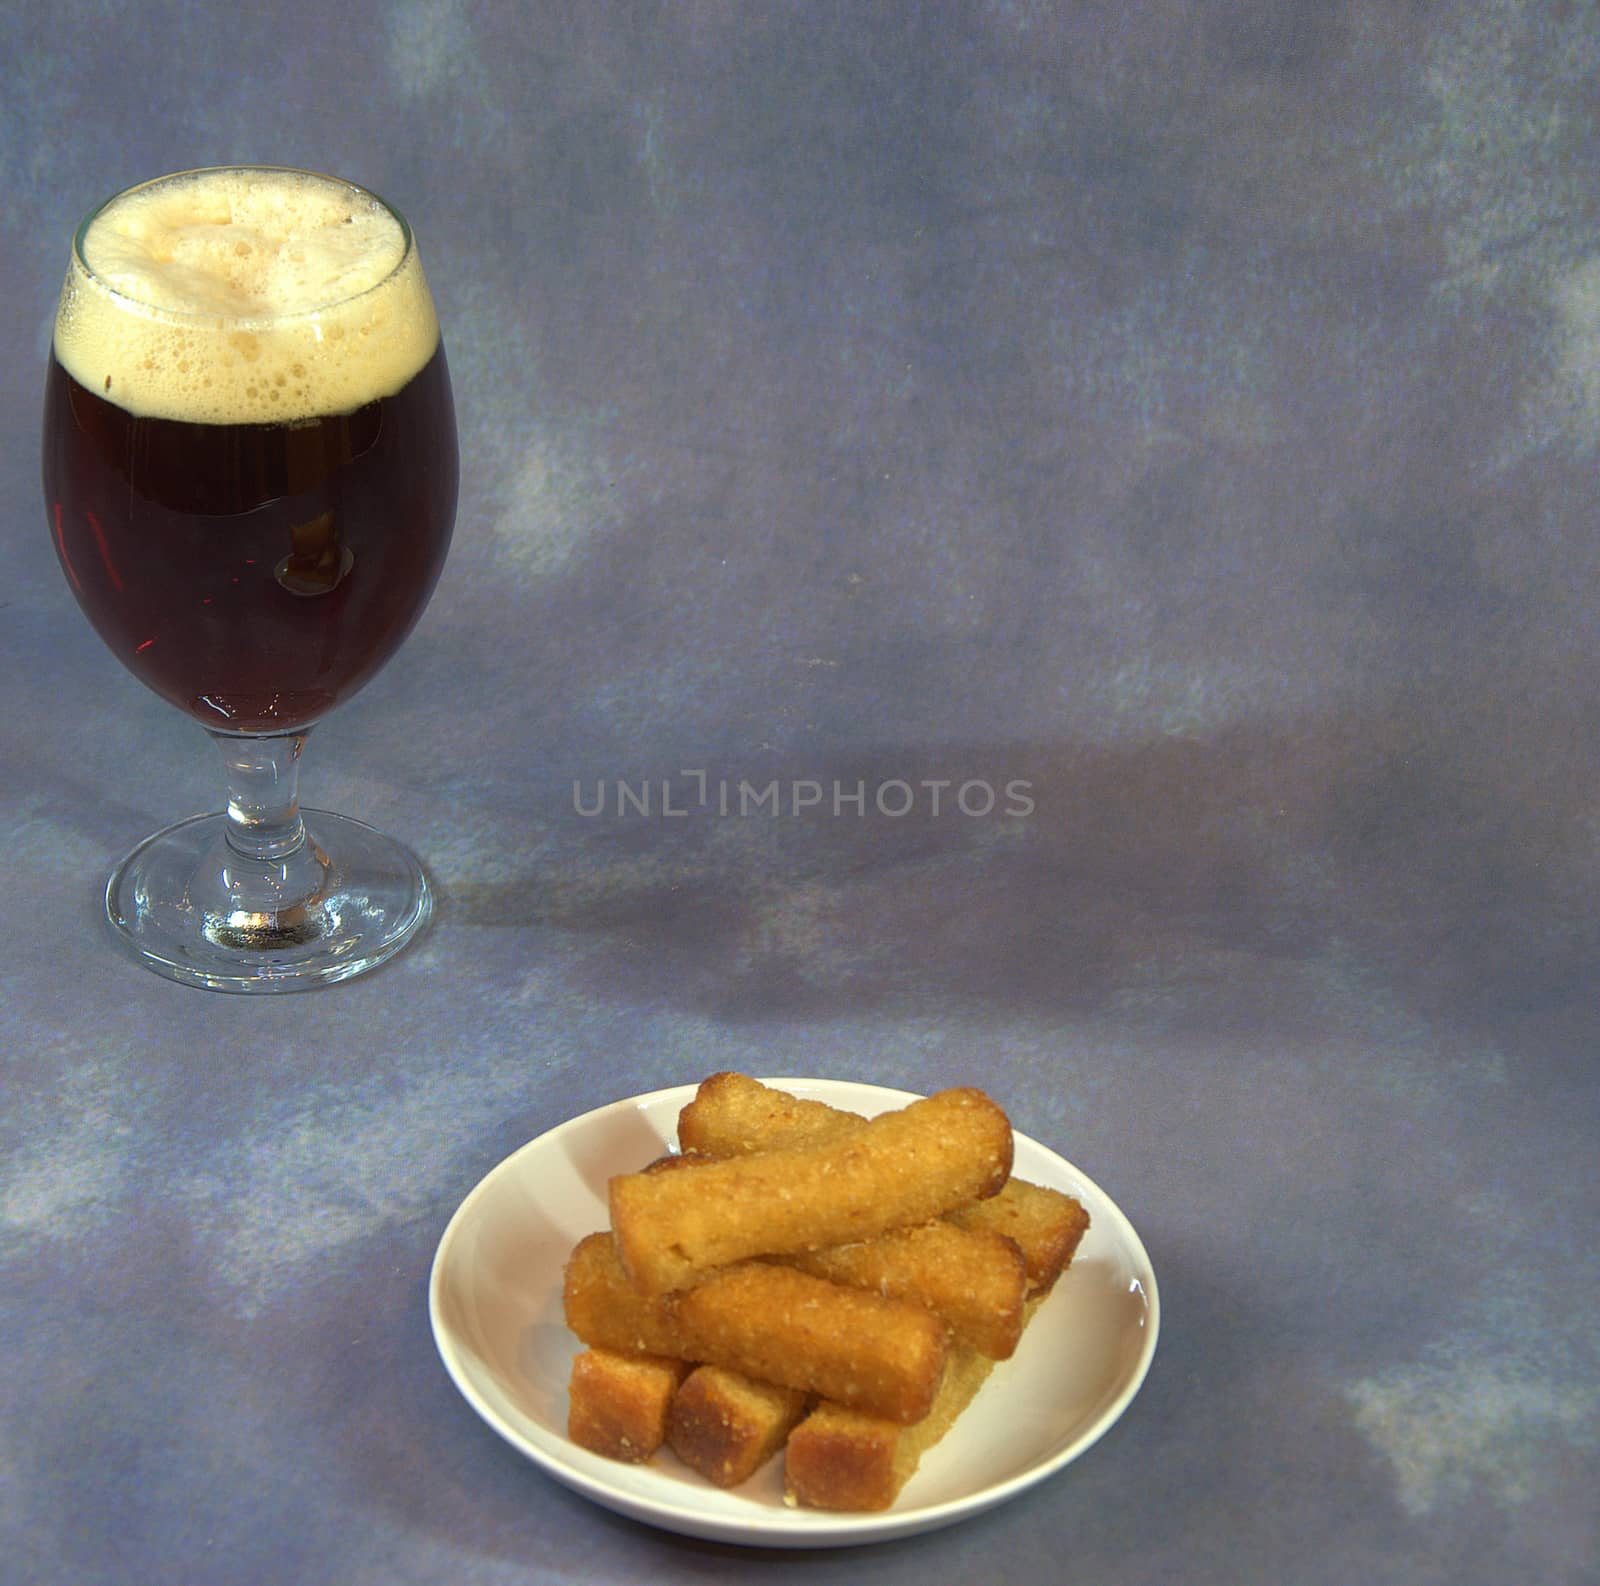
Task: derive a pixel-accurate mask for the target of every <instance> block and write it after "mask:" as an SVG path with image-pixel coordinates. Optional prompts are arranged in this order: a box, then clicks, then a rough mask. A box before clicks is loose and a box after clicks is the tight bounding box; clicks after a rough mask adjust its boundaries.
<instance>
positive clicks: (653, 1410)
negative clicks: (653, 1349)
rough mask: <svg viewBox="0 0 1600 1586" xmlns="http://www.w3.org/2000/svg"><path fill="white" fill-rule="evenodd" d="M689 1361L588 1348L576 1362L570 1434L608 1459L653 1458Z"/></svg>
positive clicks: (570, 1387)
mask: <svg viewBox="0 0 1600 1586" xmlns="http://www.w3.org/2000/svg"><path fill="white" fill-rule="evenodd" d="M688 1372H689V1362H688V1361H685V1360H668V1359H666V1358H664V1357H663V1356H661V1355H632V1354H629V1355H624V1354H619V1353H617V1352H616V1351H615V1350H610V1349H586V1350H584V1351H583V1352H582V1353H581V1354H579V1355H578V1356H576V1358H574V1360H573V1362H572V1377H571V1381H570V1382H569V1384H568V1388H567V1436H568V1437H570V1438H571V1439H572V1441H573V1442H574V1443H576V1444H577V1445H578V1446H579V1447H580V1448H587V1449H590V1450H592V1451H593V1452H594V1453H596V1454H604V1455H605V1456H606V1457H607V1458H609V1459H623V1460H629V1461H633V1462H637V1461H639V1460H645V1459H649V1457H650V1456H651V1455H652V1454H653V1453H655V1451H656V1450H657V1449H658V1448H660V1447H661V1445H662V1443H663V1442H665V1441H666V1436H667V1414H668V1411H669V1410H670V1409H671V1406H672V1402H673V1396H674V1395H675V1394H676V1392H677V1391H678V1385H679V1383H681V1382H682V1381H683V1379H684V1378H685V1376H687V1375H688Z"/></svg>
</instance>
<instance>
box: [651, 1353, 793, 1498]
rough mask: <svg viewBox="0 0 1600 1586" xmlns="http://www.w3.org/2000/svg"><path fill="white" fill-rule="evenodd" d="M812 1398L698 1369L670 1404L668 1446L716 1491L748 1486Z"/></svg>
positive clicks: (715, 1370)
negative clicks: (712, 1484) (712, 1483)
mask: <svg viewBox="0 0 1600 1586" xmlns="http://www.w3.org/2000/svg"><path fill="white" fill-rule="evenodd" d="M809 1402H810V1395H809V1394H807V1393H805V1392H803V1391H802V1390H800V1389H799V1388H781V1387H778V1386H776V1385H775V1384H773V1383H770V1382H759V1381H757V1380H756V1379H755V1378H754V1377H747V1376H745V1375H744V1373H743V1372H739V1371H729V1370H727V1369H726V1368H725V1367H723V1366H696V1367H695V1369H694V1371H693V1372H691V1373H690V1375H689V1377H688V1380H687V1381H685V1382H684V1384H683V1386H682V1387H681V1388H680V1389H679V1390H678V1392H677V1394H676V1395H675V1396H674V1398H673V1400H672V1408H671V1410H670V1412H669V1413H668V1416H667V1446H668V1447H669V1448H671V1450H672V1451H673V1453H674V1454H676V1455H677V1456H678V1458H679V1459H681V1460H682V1461H683V1462H684V1464H686V1465H687V1466H688V1467H689V1468H690V1469H691V1470H697V1471H699V1472H700V1474H701V1475H702V1476H704V1477H705V1478H706V1479H707V1480H708V1481H711V1482H714V1483H715V1484H716V1485H717V1486H719V1487H736V1486H738V1485H739V1483H740V1482H742V1481H748V1480H749V1479H750V1477H751V1476H753V1475H754V1474H755V1473H756V1471H758V1470H759V1469H760V1468H761V1467H762V1466H763V1465H764V1464H766V1462H767V1461H768V1460H769V1459H771V1458H772V1456H773V1455H774V1454H776V1453H777V1452H778V1450H779V1449H780V1448H782V1447H783V1443H784V1439H785V1438H786V1437H788V1435H789V1432H790V1430H791V1429H792V1428H793V1427H794V1425H795V1423H796V1422H797V1421H798V1420H799V1419H800V1417H801V1416H802V1415H804V1414H805V1412H806V1408H807V1405H808V1404H809Z"/></svg>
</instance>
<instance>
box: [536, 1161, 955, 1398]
mask: <svg viewBox="0 0 1600 1586" xmlns="http://www.w3.org/2000/svg"><path fill="white" fill-rule="evenodd" d="M689 1176H691V1175H688V1174H682V1175H680V1174H670V1173H669V1174H665V1175H662V1177H663V1179H673V1178H679V1177H689ZM564 1303H565V1308H566V1321H567V1326H568V1327H569V1328H570V1329H571V1330H572V1331H573V1332H574V1333H575V1334H577V1336H578V1338H579V1339H580V1340H581V1341H582V1342H583V1343H585V1344H588V1345H590V1346H591V1347H599V1348H604V1349H614V1350H620V1351H625V1352H626V1351H633V1352H636V1353H645V1354H659V1355H668V1356H671V1357H673V1358H675V1359H682V1360H694V1361H701V1362H706V1363H709V1364H712V1365H719V1366H726V1367H728V1368H730V1369H731V1370H734V1371H742V1372H744V1373H745V1374H746V1375H748V1376H752V1377H759V1378H761V1379H762V1380H764V1381H767V1382H773V1383H777V1384H779V1385H780V1386H783V1387H790V1388H801V1389H804V1390H805V1391H807V1392H811V1393H817V1394H820V1395H822V1396H824V1397H826V1398H830V1399H836V1400H839V1401H840V1402H842V1403H844V1404H847V1405H850V1406H851V1407H853V1408H857V1409H867V1410H870V1411H871V1413H872V1414H874V1415H881V1416H884V1417H886V1418H887V1419H889V1420H894V1421H901V1422H910V1421H915V1420H918V1419H920V1418H921V1417H922V1416H924V1415H926V1414H927V1411H928V1407H929V1405H931V1404H932V1402H933V1397H934V1393H935V1391H936V1390H937V1388H938V1385H939V1378H940V1374H941V1373H942V1371H943V1369H944V1361H945V1354H946V1350H947V1342H946V1334H945V1329H944V1327H943V1324H942V1323H940V1321H939V1320H938V1318H937V1317H935V1316H934V1315H933V1314H932V1313H931V1312H929V1311H925V1310H923V1309H922V1308H921V1307H920V1306H916V1305H908V1304H906V1303H904V1302H903V1301H900V1300H891V1299H885V1298H884V1297H882V1296H881V1295H877V1294H868V1293H866V1292H864V1291H862V1290H859V1289H847V1288H843V1287H841V1286H840V1285H839V1284H836V1283H830V1282H828V1281H827V1280H826V1279H823V1278H816V1277H812V1276H811V1275H810V1274H809V1273H804V1272H796V1271H795V1270H793V1269H792V1268H789V1267H782V1266H775V1265H772V1264H769V1263H767V1262H763V1261H747V1262H742V1263H740V1264H738V1265H735V1266H730V1267H727V1268H725V1269H723V1270H721V1271H719V1272H715V1273H713V1274H711V1275H710V1276H709V1277H707V1278H706V1279H705V1280H704V1281H703V1282H702V1283H700V1284H699V1285H697V1286H696V1287H695V1288H692V1289H688V1290H685V1291H684V1292H682V1293H679V1294H673V1295H670V1296H666V1297H658V1298H649V1297H646V1296H645V1295H642V1294H640V1293H639V1291H638V1289H637V1288H636V1287H635V1286H634V1285H633V1284H632V1283H631V1282H630V1281H629V1279H628V1275H627V1273H626V1271H625V1270H624V1269H623V1266H622V1263H621V1260H620V1259H619V1257H618V1254H617V1251H616V1247H615V1244H614V1241H613V1238H612V1236H611V1235H610V1234H605V1233H600V1234H591V1235H590V1236H589V1237H588V1238H586V1239H584V1240H582V1241H581V1242H580V1243H579V1245H578V1247H577V1249H576V1250H574V1251H573V1253H572V1256H571V1258H570V1259H569V1261H568V1262H567V1270H566V1280H565V1287H564Z"/></svg>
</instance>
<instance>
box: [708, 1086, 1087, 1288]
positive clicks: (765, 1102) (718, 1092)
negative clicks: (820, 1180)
mask: <svg viewBox="0 0 1600 1586" xmlns="http://www.w3.org/2000/svg"><path fill="white" fill-rule="evenodd" d="M865 1122H866V1120H865V1119H864V1118H861V1117H859V1116H857V1115H856V1114H855V1113H853V1112H845V1111H843V1110H841V1109H839V1108H836V1107H830V1106H829V1105H828V1104H827V1103H826V1102H821V1101H812V1100H809V1099H806V1098H803V1097H798V1096H791V1095H789V1094H788V1093H787V1092H785V1091H782V1090H778V1089H777V1088H776V1087H774V1086H771V1085H764V1084H762V1082H761V1081H760V1080H758V1079H752V1078H751V1077H750V1076H749V1075H746V1074H733V1073H721V1074H713V1075H711V1077H710V1078H709V1079H706V1080H704V1081H702V1083H701V1085H700V1087H699V1089H698V1090H697V1092H696V1094H695V1098H694V1100H693V1101H691V1102H690V1103H689V1104H688V1105H687V1106H686V1107H685V1108H684V1109H683V1110H682V1112H681V1113H680V1114H679V1115H678V1135H679V1138H680V1140H681V1141H682V1142H683V1146H684V1149H685V1150H690V1149H693V1150H694V1151H696V1152H697V1153H700V1154H701V1155H702V1157H738V1156H750V1155H753V1154H755V1153H758V1152H762V1151H770V1150H774V1149H778V1148H780V1147H790V1146H796V1145H804V1144H810V1143H815V1142H818V1141H825V1140H839V1139H842V1138H844V1137H846V1136H848V1135H850V1134H852V1133H853V1132H854V1131H856V1130H857V1129H860V1128H861V1127H862V1126H863V1125H864V1124H865ZM945 1216H946V1218H947V1220H948V1221H950V1222H953V1223H956V1224H957V1225H959V1226H960V1227H963V1228H969V1229H982V1230H986V1231H989V1232H993V1233H999V1234H1004V1235H1005V1236H1006V1237H1008V1238H1010V1239H1013V1240H1015V1241H1016V1243H1017V1245H1018V1246H1019V1247H1020V1249H1021V1250H1022V1254H1023V1259H1024V1260H1025V1261H1026V1262H1027V1266H1028V1289H1029V1292H1030V1293H1032V1294H1043V1293H1046V1292H1048V1290H1049V1288H1050V1286H1051V1285H1052V1284H1053V1283H1054V1282H1055V1281H1056V1279H1057V1278H1058V1277H1059V1276H1060V1275H1061V1273H1062V1272H1064V1271H1065V1270H1066V1268H1067V1267H1068V1266H1069V1265H1070V1264H1071V1261H1072V1257H1073V1253H1074V1252H1075V1251H1076V1250H1077V1248H1078V1243H1079V1241H1080V1240H1081V1239H1082V1238H1083V1235H1084V1232H1085V1231H1086V1230H1087V1228H1088V1226H1089V1214H1088V1213H1087V1212H1086V1211H1085V1210H1084V1208H1083V1207H1082V1206H1081V1205H1079V1203H1078V1202H1077V1201H1076V1200H1074V1199H1073V1198H1072V1197H1071V1196H1070V1195H1064V1194H1062V1192H1061V1191H1059V1190H1053V1189H1047V1188H1046V1187H1044V1186H1043V1185H1039V1184H1028V1183H1024V1182H1023V1181H1021V1180H1019V1179H1011V1180H1009V1181H1008V1182H1007V1183H1006V1184H1005V1185H1004V1187H1003V1188H1002V1189H1001V1190H1000V1191H999V1192H998V1194H996V1195H994V1196H992V1197H988V1198H986V1199H983V1200H977V1201H974V1202H973V1203H972V1204H971V1205H970V1206H964V1207H960V1208H957V1209H955V1210H953V1211H950V1212H947V1213H945Z"/></svg>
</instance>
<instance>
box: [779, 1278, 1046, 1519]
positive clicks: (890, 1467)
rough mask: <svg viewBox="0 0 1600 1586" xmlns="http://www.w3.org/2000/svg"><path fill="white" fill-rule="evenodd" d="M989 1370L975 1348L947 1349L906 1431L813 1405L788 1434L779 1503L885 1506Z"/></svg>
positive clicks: (1032, 1306)
mask: <svg viewBox="0 0 1600 1586" xmlns="http://www.w3.org/2000/svg"><path fill="white" fill-rule="evenodd" d="M1038 1308H1039V1301H1037V1300H1033V1301H1031V1302H1030V1303H1029V1305H1028V1307H1027V1311H1026V1313H1025V1315H1024V1317H1023V1326H1024V1327H1026V1326H1027V1324H1028V1322H1029V1321H1031V1320H1032V1319H1033V1316H1034V1313H1035V1312H1036V1311H1037V1310H1038ZM993 1369H994V1362H993V1361H992V1360H990V1359H988V1358H987V1357H986V1356H984V1355H980V1354H979V1353H978V1352H977V1351H976V1350H975V1349H967V1348H964V1347H962V1346H959V1345H958V1346H957V1347H956V1348H954V1349H952V1350H951V1352H950V1359H949V1362H948V1364H947V1365H946V1367H945V1374H944V1380H943V1381H942V1382H941V1383H940V1384H939V1392H938V1394H937V1395H936V1396H935V1398H934V1401H933V1405H932V1407H931V1408H930V1409H929V1411H928V1414H927V1415H926V1416H924V1417H923V1419H922V1420H920V1421H917V1422H915V1423H913V1424H912V1425H910V1426H900V1425H896V1424H895V1423H894V1422H893V1421H886V1420H884V1419H882V1417H880V1416H875V1415H865V1414H863V1413H862V1412H861V1411H859V1410H852V1409H848V1408H846V1407H845V1406H843V1405H839V1404H829V1403H826V1402H825V1403H822V1404H819V1405H817V1406H816V1408H815V1409H813V1410H812V1411H811V1413H810V1414H809V1415H808V1416H806V1418H805V1419H804V1420H803V1421H801V1423H800V1424H799V1425H798V1426H797V1427H795V1429H794V1431H793V1432H791V1433H790V1434H789V1442H788V1446H787V1448H786V1449H785V1452H784V1456H783V1481H784V1499H785V1501H786V1502H788V1503H793V1504H803V1505H805V1506H806V1507H808V1508H813V1509H840V1510H877V1509H887V1508H888V1507H889V1505H890V1504H892V1503H893V1502H894V1500H895V1499H896V1498H898V1497H899V1496H900V1491H901V1489H902V1488H903V1487H904V1486H905V1484H906V1483H907V1482H908V1481H909V1480H910V1479H911V1477H912V1476H913V1475H915V1474H916V1471H917V1467H918V1465H919V1464H921V1462H922V1456H923V1455H924V1454H926V1453H927V1451H928V1450H929V1449H930V1448H932V1447H933V1446H934V1444H936V1443H937V1442H939V1440H940V1439H941V1438H943V1437H944V1435H945V1433H946V1432H948V1431H949V1430H950V1428H951V1427H952V1426H953V1425H955V1422H956V1420H957V1418H958V1417H959V1416H960V1415H961V1413H962V1411H963V1410H965V1409H966V1408H967V1406H968V1405H969V1404H971V1403H972V1401H973V1399H975V1398H976V1397H977V1395H978V1390H979V1389H980V1388H981V1387H982V1386H983V1385H984V1383H985V1382H987V1381H988V1379H989V1374H990V1372H991V1371H992V1370H993Z"/></svg>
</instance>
